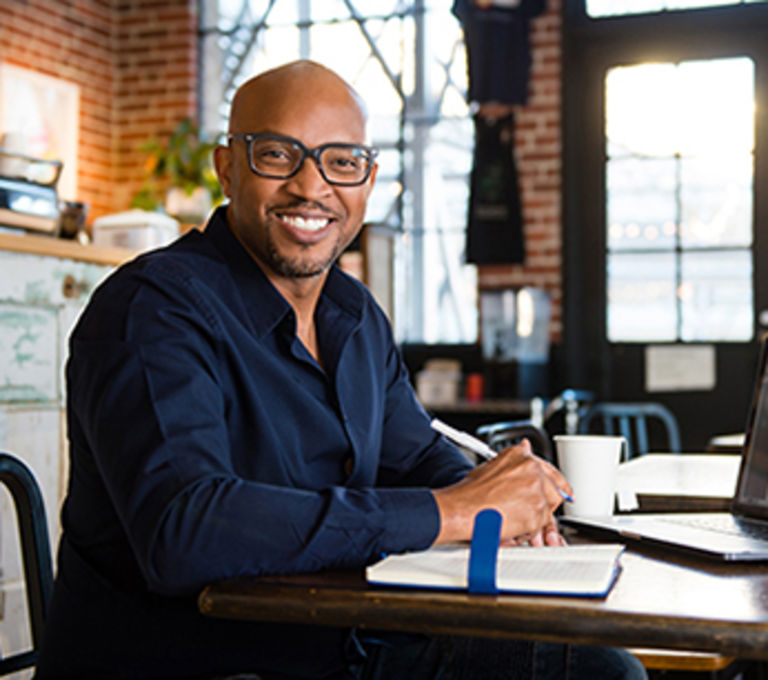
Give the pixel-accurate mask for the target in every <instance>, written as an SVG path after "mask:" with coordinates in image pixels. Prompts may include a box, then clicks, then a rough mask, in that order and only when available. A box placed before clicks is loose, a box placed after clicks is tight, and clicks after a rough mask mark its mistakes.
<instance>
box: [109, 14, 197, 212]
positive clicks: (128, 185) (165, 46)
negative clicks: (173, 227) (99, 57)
mask: <svg viewBox="0 0 768 680" xmlns="http://www.w3.org/2000/svg"><path fill="white" fill-rule="evenodd" d="M117 7H118V16H117V25H116V44H117V54H116V78H115V99H114V101H115V115H114V140H113V143H114V148H115V167H114V173H115V174H114V177H115V184H116V189H115V196H114V204H115V205H117V206H125V205H128V203H129V202H130V199H131V196H132V195H133V193H134V192H135V191H136V190H137V189H138V188H139V187H140V186H141V184H142V174H141V168H142V165H143V162H144V160H145V157H146V154H145V153H143V152H141V151H140V149H139V146H140V145H141V143H142V142H143V141H145V140H146V139H148V138H150V137H153V136H156V135H157V136H161V137H167V136H168V135H170V133H171V132H172V131H173V129H174V128H175V127H176V124H177V123H178V122H179V121H180V120H181V119H183V118H186V117H188V116H190V117H194V116H195V113H196V109H197V2H196V0H117Z"/></svg>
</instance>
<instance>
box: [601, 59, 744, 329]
mask: <svg viewBox="0 0 768 680" xmlns="http://www.w3.org/2000/svg"><path fill="white" fill-rule="evenodd" d="M754 77H755V74H754V63H753V62H752V60H751V59H749V58H746V57H739V58H728V59H714V60H699V61H687V62H681V63H679V64H674V63H666V64H638V65H632V66H621V67H617V68H614V69H611V70H610V71H609V72H608V74H607V75H606V80H605V85H606V91H605V95H606V98H605V101H606V122H605V126H606V127H605V129H606V152H607V161H606V188H607V192H606V229H607V233H606V248H607V254H606V256H607V267H608V272H607V275H608V281H609V295H608V310H607V315H608V322H609V323H608V333H609V338H610V339H611V340H612V341H615V342H620V341H626V342H649V341H653V340H684V341H728V340H743V339H746V338H749V337H751V334H752V333H753V321H752V313H751V311H750V310H751V305H752V288H751V286H752V276H751V267H744V266H742V265H744V263H745V262H746V263H749V262H751V257H752V251H751V247H752V243H753V236H752V234H753V225H752V192H753V187H752V184H753V181H752V177H753V168H754V157H753V154H754V144H755V137H754V128H755V124H754V118H755V104H754V100H755V99H754V98H755V93H754ZM724 247H727V248H729V249H730V250H728V251H723V248H724ZM628 251H632V252H636V253H637V257H635V258H634V259H633V258H630V257H622V256H621V253H626V252H628ZM641 252H642V253H643V254H642V255H641ZM654 252H658V255H654V254H653V253H654ZM719 258H723V261H724V263H726V264H727V268H726V269H727V271H721V272H717V271H716V263H717V262H718V259H719ZM739 267H741V269H740V270H739ZM634 268H636V271H635V270H634ZM649 273H650V275H649V276H647V275H648V274H649ZM710 274H711V275H712V278H711V279H707V276H708V275H710ZM662 281H663V282H665V283H664V285H662ZM678 286H679V290H677V292H676V289H677V288H678ZM715 291H717V295H715ZM678 293H679V295H680V303H679V304H677V302H676V295H677V294H678ZM715 298H717V300H718V301H723V300H727V302H723V303H722V308H718V310H716V311H714V312H713V313H712V314H711V315H710V316H707V315H706V314H705V313H704V311H703V310H704V309H706V304H704V303H703V302H702V301H709V302H711V303H712V304H713V305H714V304H716V303H715ZM707 304H708V303H707ZM728 308H732V309H733V310H734V312H733V313H734V315H736V317H737V318H735V319H734V321H733V323H728V322H727V321H724V320H723V318H722V317H721V314H720V311H719V310H720V309H721V310H722V312H723V313H726V312H727V310H728ZM744 310H747V311H746V312H745V311H744ZM653 314H658V315H659V316H658V318H651V317H652V315H653ZM670 315H671V316H670Z"/></svg>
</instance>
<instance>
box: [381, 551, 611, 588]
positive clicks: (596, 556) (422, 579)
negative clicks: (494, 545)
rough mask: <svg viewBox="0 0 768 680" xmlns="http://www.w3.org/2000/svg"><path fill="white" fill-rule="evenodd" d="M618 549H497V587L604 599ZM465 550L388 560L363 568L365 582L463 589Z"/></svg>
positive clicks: (465, 582) (465, 585)
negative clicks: (601, 597) (364, 570)
mask: <svg viewBox="0 0 768 680" xmlns="http://www.w3.org/2000/svg"><path fill="white" fill-rule="evenodd" d="M623 550H624V546H623V545H619V544H614V543H611V544H601V545H574V546H546V547H530V546H519V547H502V548H499V551H498V558H497V561H496V587H497V588H498V590H500V591H505V592H511V593H529V594H537V595H579V596H592V597H599V596H603V595H605V594H607V593H608V591H610V589H611V586H612V585H613V583H614V581H615V580H616V577H617V575H618V571H619V556H620V555H621V553H622V551H623ZM469 553H470V549H469V545H466V544H461V545H447V546H438V547H434V548H430V549H429V550H424V551H422V552H411V553H405V554H403V555H390V556H388V557H386V558H384V559H383V560H381V561H380V562H377V563H376V564H373V565H371V566H369V567H368V568H367V569H366V578H367V580H368V582H369V583H372V584H378V585H390V586H408V587H416V588H449V589H458V590H466V589H467V588H468V586H469V577H468V571H469Z"/></svg>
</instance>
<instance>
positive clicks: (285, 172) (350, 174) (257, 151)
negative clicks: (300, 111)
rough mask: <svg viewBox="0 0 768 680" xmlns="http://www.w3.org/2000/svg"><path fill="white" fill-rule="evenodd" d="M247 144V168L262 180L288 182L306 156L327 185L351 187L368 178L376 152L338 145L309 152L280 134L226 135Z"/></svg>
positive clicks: (230, 139)
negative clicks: (262, 178) (282, 180)
mask: <svg viewBox="0 0 768 680" xmlns="http://www.w3.org/2000/svg"><path fill="white" fill-rule="evenodd" d="M233 139H242V140H244V141H245V142H246V144H247V147H246V152H247V153H248V165H249V166H250V168H251V170H252V171H253V172H254V173H256V174H257V175H260V176H261V177H269V178H271V179H288V178H289V177H293V176H294V175H295V174H296V173H297V172H298V171H299V170H300V169H301V166H302V164H303V163H304V161H305V160H306V158H307V156H310V157H312V158H314V159H315V162H316V163H317V168H318V170H320V174H321V175H322V176H323V179H324V180H325V181H326V182H328V184H336V185H338V186H343V187H354V186H358V185H359V184H362V183H363V182H365V181H366V180H367V179H368V178H369V177H370V175H371V169H372V168H373V161H374V159H375V158H376V155H377V154H378V153H379V150H378V149H376V148H374V147H371V146H363V145H362V144H344V143H341V142H337V143H332V144H322V145H321V146H318V147H317V148H316V149H308V148H307V147H306V146H304V144H302V143H301V142H300V141H299V140H298V139H293V138H292V137H283V136H281V135H267V134H254V133H251V132H243V133H238V134H232V135H228V136H227V140H228V141H229V142H231V141H232V140H233Z"/></svg>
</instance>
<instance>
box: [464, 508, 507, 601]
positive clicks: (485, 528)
mask: <svg viewBox="0 0 768 680" xmlns="http://www.w3.org/2000/svg"><path fill="white" fill-rule="evenodd" d="M500 538H501V513H500V512H498V511H497V510H491V509H488V510H481V511H480V512H479V513H477V516H476V517H475V526H474V529H473V530H472V544H471V545H470V548H469V571H468V574H467V580H468V582H469V588H468V590H469V592H470V593H473V594H480V595H496V594H497V593H498V592H499V590H498V588H497V587H496V558H497V556H498V553H499V540H500Z"/></svg>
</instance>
